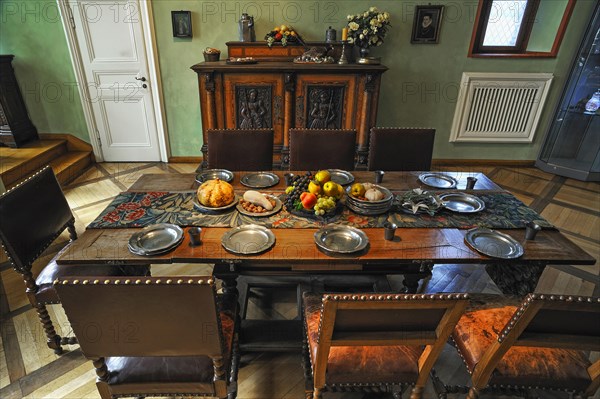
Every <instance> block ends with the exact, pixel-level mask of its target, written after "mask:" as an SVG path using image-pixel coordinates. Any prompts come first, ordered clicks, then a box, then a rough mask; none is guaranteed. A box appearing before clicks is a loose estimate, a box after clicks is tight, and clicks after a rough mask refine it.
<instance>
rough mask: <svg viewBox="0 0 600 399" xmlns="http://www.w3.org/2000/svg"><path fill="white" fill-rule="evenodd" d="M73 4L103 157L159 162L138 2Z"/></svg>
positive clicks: (75, 0)
mask: <svg viewBox="0 0 600 399" xmlns="http://www.w3.org/2000/svg"><path fill="white" fill-rule="evenodd" d="M68 4H69V7H70V12H71V14H72V21H71V22H72V26H71V27H72V28H74V31H75V36H76V38H77V44H78V47H79V54H80V57H81V60H80V61H81V65H82V66H83V69H84V71H85V78H86V80H87V93H88V96H89V99H88V100H89V101H90V103H91V106H92V110H93V113H94V120H95V124H96V127H97V130H98V131H97V133H98V139H99V140H100V143H101V144H100V145H101V150H102V156H103V158H104V160H105V161H107V162H119V161H129V162H131V161H160V149H159V142H158V133H157V127H156V118H155V115H154V107H153V103H152V93H151V90H153V85H152V83H153V82H151V81H150V80H149V79H148V76H149V74H148V61H147V58H146V49H145V45H144V37H143V30H142V29H143V26H142V23H141V17H140V4H139V1H138V0H110V1H102V0H100V1H99V0H93V1H91V0H69V2H68ZM154 90H156V88H154ZM94 133H95V132H91V135H94Z"/></svg>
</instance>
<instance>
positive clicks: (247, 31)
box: [238, 13, 256, 42]
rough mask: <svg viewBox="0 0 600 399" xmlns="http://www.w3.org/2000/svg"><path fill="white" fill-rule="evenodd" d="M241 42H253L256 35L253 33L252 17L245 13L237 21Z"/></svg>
mask: <svg viewBox="0 0 600 399" xmlns="http://www.w3.org/2000/svg"><path fill="white" fill-rule="evenodd" d="M238 24H239V31H240V41H241V42H255V41H256V35H255V33H254V17H253V16H249V15H248V14H246V13H243V14H242V17H241V18H240V20H239V21H238Z"/></svg>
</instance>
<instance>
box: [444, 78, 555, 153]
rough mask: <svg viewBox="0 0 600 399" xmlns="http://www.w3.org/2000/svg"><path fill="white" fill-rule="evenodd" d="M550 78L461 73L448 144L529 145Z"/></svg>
mask: <svg viewBox="0 0 600 399" xmlns="http://www.w3.org/2000/svg"><path fill="white" fill-rule="evenodd" d="M552 78H553V75H552V74H550V73H487V72H486V73H482V72H463V75H462V80H461V86H460V91H459V94H458V100H457V104H456V111H455V113H454V121H453V122H452V130H451V133H450V142H471V143H531V142H532V141H533V136H534V134H535V130H536V127H537V125H538V122H539V119H540V116H541V114H542V110H543V109H544V103H545V101H546V97H547V95H548V91H549V90H550V83H551V82H552Z"/></svg>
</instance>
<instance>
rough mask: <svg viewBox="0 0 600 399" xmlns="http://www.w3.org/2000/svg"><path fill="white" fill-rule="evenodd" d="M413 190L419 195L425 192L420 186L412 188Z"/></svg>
mask: <svg viewBox="0 0 600 399" xmlns="http://www.w3.org/2000/svg"><path fill="white" fill-rule="evenodd" d="M413 192H414V193H415V194H417V195H421V194H423V193H424V192H425V190H423V189H422V188H413Z"/></svg>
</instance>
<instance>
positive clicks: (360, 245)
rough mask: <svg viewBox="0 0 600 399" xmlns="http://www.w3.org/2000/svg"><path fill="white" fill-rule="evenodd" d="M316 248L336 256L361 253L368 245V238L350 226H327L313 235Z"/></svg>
mask: <svg viewBox="0 0 600 399" xmlns="http://www.w3.org/2000/svg"><path fill="white" fill-rule="evenodd" d="M315 243H316V244H317V246H318V247H320V248H322V249H324V250H326V251H329V252H332V253H338V254H349V253H353V252H358V251H362V250H363V249H365V248H366V247H367V245H368V244H369V237H367V235H366V234H365V233H364V232H363V231H362V230H359V229H357V228H354V227H350V226H327V227H324V228H322V229H320V230H319V231H317V232H316V233H315Z"/></svg>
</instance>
